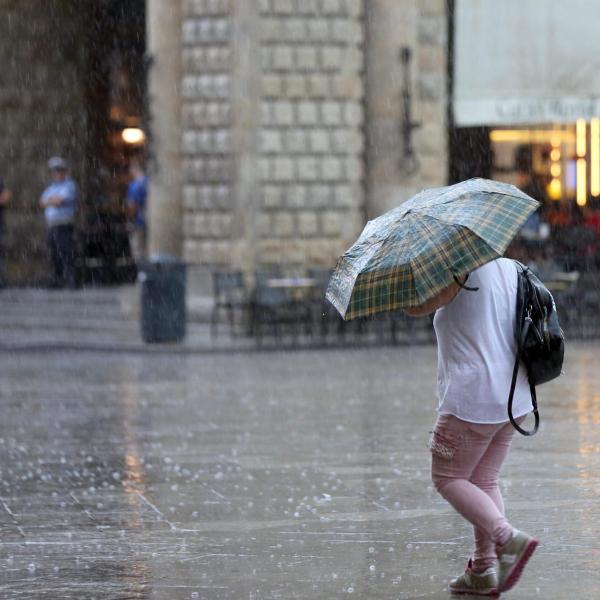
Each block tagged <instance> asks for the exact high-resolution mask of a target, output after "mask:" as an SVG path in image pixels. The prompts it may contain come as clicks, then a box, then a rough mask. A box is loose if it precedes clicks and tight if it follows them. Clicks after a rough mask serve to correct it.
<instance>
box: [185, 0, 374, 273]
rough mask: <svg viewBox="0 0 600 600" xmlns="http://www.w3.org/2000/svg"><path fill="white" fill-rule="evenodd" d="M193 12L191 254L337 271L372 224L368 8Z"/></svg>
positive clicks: (188, 173)
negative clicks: (250, 52)
mask: <svg viewBox="0 0 600 600" xmlns="http://www.w3.org/2000/svg"><path fill="white" fill-rule="evenodd" d="M183 6H184V12H183V24H182V44H183V47H182V70H183V72H182V97H183V100H182V102H183V106H182V140H181V142H182V153H183V177H184V183H183V203H184V211H185V212H184V219H183V220H184V222H183V231H184V237H185V240H184V255H185V258H186V259H187V260H189V261H191V262H195V263H201V264H208V265H212V264H225V265H227V264H232V263H236V262H241V263H244V264H245V265H246V267H247V268H252V267H257V266H259V265H261V264H273V263H278V264H286V265H319V264H324V265H329V264H331V263H332V261H334V260H335V258H336V257H337V256H338V254H339V253H340V252H341V251H343V250H344V249H345V248H346V247H347V246H348V245H349V244H350V243H351V241H353V239H354V238H355V236H356V234H357V233H358V232H359V231H360V229H361V227H362V225H363V224H364V189H363V179H364V161H363V153H364V134H363V129H364V108H363V97H364V85H363V71H364V27H363V18H364V9H363V0H260V2H259V1H257V2H256V3H252V4H248V5H243V4H242V3H240V2H239V1H238V0H184V4H183ZM252 27H253V28H252ZM248 29H250V30H248ZM247 38H252V39H251V41H250V42H247ZM248 43H249V44H250V47H253V48H254V49H255V50H256V55H255V56H251V57H249V59H248V60H244V57H240V56H239V55H240V53H243V52H244V51H245V48H247V47H248V45H246V46H244V44H248ZM240 65H242V66H240ZM253 82H258V85H256V86H255V85H254V84H253ZM242 138H243V139H246V142H245V144H246V145H245V147H241V145H240V144H238V140H240V139H242ZM251 138H254V140H255V147H254V148H251V147H248V143H247V140H248V139H251ZM242 145H243V144H242ZM251 145H252V143H251V144H250V146H251ZM248 212H251V213H253V214H252V217H251V218H249V217H248V215H247V214H246V213H248ZM244 240H245V243H244ZM248 252H251V253H252V257H251V260H248V257H247V256H246V255H247V254H248ZM233 266H240V265H235V264H234V265H233Z"/></svg>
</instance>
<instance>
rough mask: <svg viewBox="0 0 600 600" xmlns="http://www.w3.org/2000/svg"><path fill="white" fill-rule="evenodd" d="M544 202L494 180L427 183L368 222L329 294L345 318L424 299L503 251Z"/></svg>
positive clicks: (342, 262) (343, 259) (337, 270)
mask: <svg viewBox="0 0 600 600" xmlns="http://www.w3.org/2000/svg"><path fill="white" fill-rule="evenodd" d="M538 206H539V202H537V200H534V199H533V198H531V197H530V196H528V195H527V194H525V193H523V192H521V191H520V190H519V189H517V188H516V187H515V186H513V185H510V184H507V183H501V182H499V181H492V180H489V179H469V180H467V181H463V182H461V183H457V184H455V185H451V186H447V187H441V188H432V189H427V190H423V191H422V192H420V193H419V194H417V195H416V196H413V197H412V198H411V199H410V200H407V201H406V202H404V203H403V204H401V205H400V206H398V207H397V208H394V209H392V210H390V211H389V212H387V213H385V214H384V215H381V216H380V217H377V218H376V219H374V220H372V221H369V222H368V223H367V224H366V226H365V228H364V230H363V232H362V233H361V235H360V237H359V238H358V240H357V241H356V242H355V243H354V245H353V246H352V247H351V248H350V249H349V250H348V251H347V252H346V253H345V254H344V255H343V256H342V257H341V258H340V259H339V260H338V263H337V266H336V268H335V271H334V272H333V275H332V276H331V280H330V282H329V287H328V288H327V294H326V297H327V299H328V300H329V301H330V302H331V303H332V304H333V305H334V306H335V308H336V309H337V310H338V311H339V313H340V314H341V315H342V317H343V318H344V319H346V320H349V319H353V318H354V317H364V316H368V315H372V314H375V313H378V312H383V311H387V310H394V309H398V308H409V307H412V306H419V305H420V304H423V303H424V302H426V301H427V300H429V299H431V298H433V297H434V296H435V295H436V294H438V293H439V292H441V291H442V290H443V289H444V288H446V287H448V286H449V285H450V284H452V283H453V281H454V278H455V277H460V276H462V275H466V274H467V273H470V272H471V271H473V270H474V269H476V268H477V267H480V266H481V265H484V264H485V263H487V262H489V261H490V260H493V259H494V258H497V257H499V256H502V255H503V254H504V252H505V250H506V248H507V246H508V245H509V243H510V242H511V240H512V239H513V237H514V236H515V234H516V233H517V231H518V230H519V228H520V227H521V225H523V223H524V222H525V220H526V219H527V217H528V216H529V215H530V214H531V213H532V212H533V211H534V210H535V209H536V208H537V207H538Z"/></svg>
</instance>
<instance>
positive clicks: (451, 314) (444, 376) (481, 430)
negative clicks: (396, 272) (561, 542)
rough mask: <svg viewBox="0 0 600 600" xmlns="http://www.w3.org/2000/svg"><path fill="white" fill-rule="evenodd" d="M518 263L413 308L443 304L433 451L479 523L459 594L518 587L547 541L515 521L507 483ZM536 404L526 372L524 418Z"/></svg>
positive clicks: (452, 494) (520, 414)
mask: <svg viewBox="0 0 600 600" xmlns="http://www.w3.org/2000/svg"><path fill="white" fill-rule="evenodd" d="M516 293H517V267H516V265H515V263H514V262H513V261H512V260H510V259H506V258H498V259H496V260H493V261H491V262H489V263H487V264H485V265H484V266H482V267H479V268H478V269H476V270H475V271H473V272H472V273H471V275H470V276H469V277H468V287H467V286H466V285H465V282H459V283H456V284H453V285H451V286H450V287H448V288H446V289H445V290H444V291H442V292H441V293H440V294H438V295H437V296H435V297H434V298H432V299H431V300H429V301H428V302H426V303H425V304H423V305H421V306H419V307H417V308H412V309H406V312H407V313H408V314H409V315H412V316H421V315H426V314H430V313H432V312H434V311H435V316H434V320H433V324H434V329H435V333H436V338H437V343H438V400H439V408H438V418H437V422H436V424H435V427H434V431H433V435H432V437H431V440H430V443H429V448H430V450H431V455H432V467H431V470H432V479H433V483H434V485H435V488H436V490H437V491H438V492H439V493H440V494H441V495H442V496H443V497H444V498H445V499H446V500H447V501H448V502H449V503H450V504H451V506H452V507H453V508H454V509H455V510H456V511H457V512H458V513H460V514H461V515H462V516H463V517H464V518H465V519H467V521H469V522H470V523H471V524H472V525H473V527H474V537H475V544H474V550H473V553H472V555H471V558H470V559H469V561H468V564H467V568H466V570H465V572H464V573H463V574H462V575H460V576H458V577H456V578H455V579H453V580H452V581H451V582H450V584H449V589H450V591H451V592H452V593H455V594H471V595H481V596H496V595H499V594H500V593H501V592H505V591H507V590H509V589H511V588H512V587H513V586H514V585H515V584H516V583H517V581H518V579H519V577H520V575H521V572H522V571H523V568H524V566H525V564H526V563H527V561H528V560H529V558H530V557H531V555H532V554H533V552H534V550H535V548H536V546H537V544H538V542H537V540H536V539H535V538H533V537H531V536H529V535H527V534H525V533H523V532H521V531H518V530H517V529H515V528H514V527H513V526H512V525H511V524H510V523H509V521H508V520H507V519H506V516H505V513H504V503H503V500H502V494H501V493H500V488H499V486H498V477H499V473H500V468H501V466H502V463H503V461H504V459H505V458H506V456H507V454H508V451H509V449H510V444H511V441H512V437H513V434H514V431H515V430H514V428H513V427H512V425H511V424H510V422H509V421H508V417H507V398H508V393H509V388H510V383H511V379H512V372H513V367H514V360H515V352H516V341H515V324H516V315H515V312H516ZM531 410H532V405H531V395H530V390H529V384H528V381H527V375H526V372H525V370H524V369H520V372H519V375H518V378H517V383H516V388H515V393H514V400H513V414H514V416H515V419H516V421H517V422H518V423H520V422H522V421H523V420H524V419H525V416H526V415H527V414H528V413H529V412H530V411H531Z"/></svg>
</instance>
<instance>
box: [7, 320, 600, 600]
mask: <svg viewBox="0 0 600 600" xmlns="http://www.w3.org/2000/svg"><path fill="white" fill-rule="evenodd" d="M3 331H4V329H3ZM11 336H13V337H12V338H11V339H12V340H13V344H12V346H5V347H4V349H1V346H0V407H1V414H2V418H1V420H0V569H1V571H0V572H1V573H2V575H1V576H0V598H2V599H4V598H6V599H13V598H14V599H21V598H27V599H29V598H50V599H54V598H76V599H92V598H95V599H102V600H104V599H106V600H108V599H111V600H112V599H126V598H127V599H137V598H140V599H141V598H160V599H165V600H166V599H174V600H176V599H180V598H181V599H187V598H198V599H200V598H204V599H207V600H209V599H210V600H212V599H221V598H223V599H230V598H231V599H248V600H250V599H253V600H263V599H277V598H279V599H291V598H302V599H308V598H310V599H313V598H314V599H316V600H320V599H335V598H346V597H349V598H352V597H354V598H367V599H383V598H386V599H388V598H390V599H396V598H447V597H448V592H447V591H446V589H445V586H446V583H447V581H448V579H449V577H451V576H452V575H454V574H457V573H458V572H460V571H461V570H462V569H463V567H464V563H465V561H466V559H467V557H468V555H469V551H470V548H471V531H470V528H469V526H468V525H467V524H466V523H465V522H464V521H463V520H462V519H461V518H460V517H458V516H457V515H455V514H453V512H452V511H451V510H449V509H448V507H447V506H446V504H445V503H444V501H443V500H442V499H440V498H439V497H438V496H437V494H436V493H435V491H434V490H433V488H432V486H431V483H430V482H429V474H428V471H429V456H428V451H427V449H426V442H427V439H428V432H429V430H430V429H431V425H432V422H433V420H434V416H435V415H434V404H435V400H434V390H435V349H434V348H433V347H432V346H416V347H396V348H394V347H386V348H374V347H370V348H363V349H354V350H339V349H329V350H313V351H292V352H284V351H282V352H262V353H259V352H245V353H229V352H221V353H209V352H192V351H190V352H180V353H176V354H175V353H172V352H171V351H170V350H169V348H167V347H163V348H159V349H158V350H156V351H154V352H151V353H149V352H133V351H129V350H128V349H127V347H125V348H123V347H121V351H119V352H116V351H114V352H113V351H108V350H101V349H100V350H99V349H94V348H93V347H82V348H79V349H71V350H69V349H65V348H62V349H61V348H54V349H53V348H52V347H51V346H40V348H39V349H38V350H35V349H33V348H32V347H25V346H23V347H19V346H18V344H17V343H16V340H17V337H18V332H16V331H12V333H11ZM119 347H120V346H119V344H117V343H116V342H115V348H119ZM599 350H600V345H598V344H591V343H590V344H585V343H580V344H570V345H569V347H568V356H567V363H566V366H565V369H566V371H567V374H566V375H565V376H564V377H562V378H561V379H559V380H558V381H556V382H552V383H550V384H547V385H545V386H543V387H542V388H540V389H539V394H538V395H539V401H540V406H541V413H542V425H541V430H540V432H539V433H538V435H537V436H536V437H535V438H533V439H525V438H521V437H519V439H516V440H515V444H514V447H513V451H512V454H511V455H510V457H509V459H508V461H507V463H506V468H505V478H504V480H503V492H504V494H505V500H506V504H507V509H508V515H509V518H510V519H511V521H512V522H513V524H514V525H515V526H517V527H520V528H522V529H523V530H525V531H527V532H530V533H533V534H535V535H537V536H538V537H539V539H540V542H541V546H540V548H539V549H538V551H537V552H536V554H535V555H534V557H533V559H532V561H531V563H530V565H529V566H528V568H527V570H526V571H525V573H524V576H523V578H522V580H521V582H520V583H519V585H518V586H517V587H516V588H515V589H514V591H512V592H510V593H508V594H506V595H505V597H507V598H520V599H528V598H540V599H541V598H544V599H546V598H553V599H559V600H560V599H563V598H564V599H567V598H578V599H588V598H589V599H597V598H599V597H600V575H599V574H598V567H597V565H598V562H599V559H600V536H599V533H600V531H599V530H600V469H599V467H600V392H599V390H600V369H598V366H597V358H596V357H597V356H598V351H599ZM503 597H504V596H503Z"/></svg>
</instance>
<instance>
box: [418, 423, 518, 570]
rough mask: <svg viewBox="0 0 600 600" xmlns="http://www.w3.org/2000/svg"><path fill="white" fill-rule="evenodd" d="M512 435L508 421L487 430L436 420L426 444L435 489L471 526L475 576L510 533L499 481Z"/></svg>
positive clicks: (493, 559) (477, 425)
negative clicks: (473, 535)
mask: <svg viewBox="0 0 600 600" xmlns="http://www.w3.org/2000/svg"><path fill="white" fill-rule="evenodd" d="M523 419H524V417H523V418H521V419H517V422H520V421H522V420H523ZM514 432H515V430H514V428H513V426H512V425H511V424H510V423H509V422H506V423H498V424H493V425H487V424H480V423H469V422H467V421H462V420H460V419H458V418H457V417H455V416H453V415H439V416H438V419H437V422H436V424H435V428H434V431H433V435H432V436H431V440H430V442H429V447H430V450H431V456H432V462H431V478H432V480H433V483H434V485H435V488H436V490H437V491H438V492H439V493H440V494H441V495H442V496H443V497H444V498H445V499H446V500H447V501H448V502H449V503H450V504H451V505H452V507H453V508H454V509H455V510H456V511H457V512H458V513H460V514H461V515H462V516H463V517H464V518H465V519H467V521H469V522H470V523H471V524H472V525H473V527H474V530H475V551H474V553H473V556H472V561H473V563H472V568H473V570H474V571H483V570H485V569H487V568H488V567H490V566H492V565H494V564H495V562H496V545H502V544H505V543H506V542H507V541H508V540H509V539H510V537H511V535H512V532H513V527H512V526H511V525H510V523H509V522H508V521H507V520H506V518H505V516H504V502H503V501H502V494H501V493H500V489H499V487H498V476H499V474H500V468H501V467H502V463H503V461H504V459H505V458H506V455H507V454H508V450H509V448H510V444H511V441H512V438H513V434H514Z"/></svg>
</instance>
